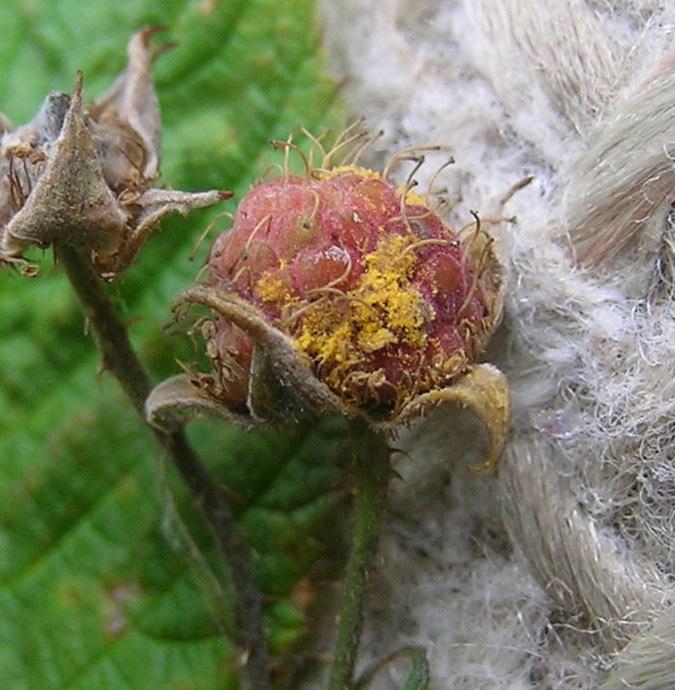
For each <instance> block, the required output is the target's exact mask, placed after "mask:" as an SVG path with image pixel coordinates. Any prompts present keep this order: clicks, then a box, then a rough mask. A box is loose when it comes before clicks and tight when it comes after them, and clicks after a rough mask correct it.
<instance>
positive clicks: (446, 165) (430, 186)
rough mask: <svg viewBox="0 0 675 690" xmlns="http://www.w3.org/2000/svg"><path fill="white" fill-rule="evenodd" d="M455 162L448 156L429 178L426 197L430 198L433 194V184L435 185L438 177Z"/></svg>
mask: <svg viewBox="0 0 675 690" xmlns="http://www.w3.org/2000/svg"><path fill="white" fill-rule="evenodd" d="M454 162H455V159H454V158H453V157H452V156H450V158H448V160H447V161H445V163H443V164H442V165H441V166H440V167H439V168H438V170H436V172H435V173H434V174H433V175H432V176H431V179H430V180H429V184H428V185H427V196H431V195H432V194H433V193H434V192H433V187H434V184H436V180H437V179H438V176H439V175H440V174H441V173H442V172H443V171H444V170H445V169H446V168H449V167H450V166H451V165H453V164H454Z"/></svg>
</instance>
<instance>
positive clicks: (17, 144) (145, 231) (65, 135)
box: [0, 29, 229, 277]
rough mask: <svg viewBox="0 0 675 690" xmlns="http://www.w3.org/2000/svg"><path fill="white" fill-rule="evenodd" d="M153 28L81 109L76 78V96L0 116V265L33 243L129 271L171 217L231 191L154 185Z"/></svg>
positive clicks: (56, 95) (109, 271)
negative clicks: (16, 115)
mask: <svg viewBox="0 0 675 690" xmlns="http://www.w3.org/2000/svg"><path fill="white" fill-rule="evenodd" d="M153 33H155V30H153V29H145V30H143V31H140V32H138V33H137V34H135V35H134V36H133V38H132V39H131V41H130V42H129V47H128V55H129V61H128V66H127V68H126V70H125V72H124V73H123V74H122V75H121V76H120V77H119V78H118V79H117V80H116V82H115V83H114V84H113V86H112V87H111V88H110V90H109V91H108V92H107V93H106V94H104V95H103V96H102V97H101V98H100V99H99V100H98V101H96V102H95V103H93V104H92V105H90V106H89V107H85V106H84V105H83V102H82V76H81V75H79V74H78V76H77V79H76V83H75V89H74V92H73V95H72V96H69V95H68V94H65V93H61V92H52V93H50V94H49V95H48V96H47V97H46V99H45V101H44V103H43V105H42V107H41V109H40V110H39V112H38V113H37V115H36V116H35V117H34V118H33V120H32V121H31V122H29V123H28V124H26V125H23V126H21V127H18V128H16V129H12V128H11V126H10V125H9V123H8V122H7V120H6V119H5V118H2V117H0V266H1V265H2V264H3V263H5V264H8V263H13V264H18V265H20V266H23V268H24V271H25V272H28V273H30V272H33V271H34V267H31V266H29V265H28V264H27V263H26V262H25V260H24V259H23V252H24V251H25V249H26V248H27V247H28V246H30V245H37V246H38V247H41V248H46V247H48V246H50V245H51V244H57V245H58V244H64V245H68V246H71V247H74V248H76V249H77V250H78V251H81V252H85V253H87V252H88V253H89V254H90V255H91V258H92V260H93V261H94V264H95V266H96V269H97V272H98V273H99V274H100V275H101V276H103V277H113V276H114V275H116V274H117V273H119V272H120V271H122V270H124V269H125V268H127V267H128V266H129V264H130V263H131V261H132V260H133V259H134V257H135V256H136V254H137V252H138V250H139V249H140V247H141V246H142V245H143V243H144V242H145V240H146V239H147V238H148V236H149V235H150V234H151V233H152V231H153V230H155V229H156V228H157V226H158V224H159V222H160V220H161V219H162V218H163V217H164V216H165V215H167V214H168V213H173V212H178V213H181V214H186V213H187V212H189V211H190V210H191V209H193V208H199V207H203V206H209V205H211V204H214V203H217V202H218V201H220V200H221V199H223V198H227V197H228V196H229V193H224V192H218V191H210V192H204V193H197V194H191V193H187V192H179V191H173V190H165V189H152V188H151V185H152V184H153V182H154V181H155V180H156V178H157V177H158V175H159V156H160V116H159V106H158V102H157V96H156V94H155V89H154V86H153V82H152V76H151V73H150V68H151V65H152V61H153V58H154V56H155V55H156V54H157V53H158V52H159V51H160V50H161V48H158V49H153V48H152V47H151V46H150V44H149V39H150V37H151V36H152V35H153Z"/></svg>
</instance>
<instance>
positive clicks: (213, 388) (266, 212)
mask: <svg viewBox="0 0 675 690" xmlns="http://www.w3.org/2000/svg"><path fill="white" fill-rule="evenodd" d="M352 135H353V133H352ZM349 138H350V133H349V132H347V134H344V135H343V137H342V138H341V139H339V140H338V142H337V143H336V145H335V147H336V148H342V147H344V145H345V142H346V141H347V140H348V139H349ZM353 138H355V139H357V141H358V138H359V137H358V135H356V136H354V137H353ZM314 142H315V147H320V144H319V143H318V141H317V140H314ZM282 146H283V148H285V149H286V151H287V153H288V151H289V150H290V149H291V148H292V146H293V144H292V143H291V142H290V141H289V142H284V143H283V144H282ZM321 153H322V156H323V160H322V162H321V164H320V165H319V166H318V167H316V168H314V167H313V166H312V165H311V164H310V162H309V161H306V163H307V165H306V172H305V174H304V175H295V174H291V173H290V172H289V170H288V165H286V166H285V169H284V170H283V174H281V176H279V177H277V178H276V179H273V180H270V181H265V182H262V183H260V184H258V185H256V186H255V187H254V188H253V189H252V190H251V191H250V192H249V194H248V195H247V196H246V197H245V198H244V199H243V200H242V202H241V203H240V204H239V207H238V209H237V211H236V214H235V216H234V224H233V227H232V229H231V230H230V231H228V232H224V233H223V234H221V235H220V236H219V237H218V238H217V239H216V241H215V243H214V245H213V248H212V251H211V255H210V258H209V262H208V278H207V280H206V282H205V284H203V285H200V286H197V287H195V288H192V289H191V290H188V291H187V292H186V293H185V295H184V296H183V298H182V300H183V301H184V302H188V303H197V304H201V305H204V306H207V307H209V308H210V309H211V310H212V317H211V318H210V319H208V320H206V321H205V323H203V325H202V332H203V334H204V336H205V338H206V341H207V350H208V354H209V356H210V358H211V360H212V363H213V372H212V373H211V374H209V375H196V376H194V375H193V376H191V377H176V378H174V379H171V380H170V381H169V382H167V383H165V384H164V385H163V386H162V387H161V388H160V389H159V390H157V391H156V392H155V393H154V394H153V396H152V397H151V399H150V401H149V403H148V406H149V410H150V411H151V414H154V413H156V412H157V411H158V410H160V409H161V408H163V407H165V406H178V407H181V406H183V407H192V408H202V409H204V408H209V409H211V410H215V411H220V412H222V413H223V414H225V415H226V416H229V417H230V418H233V419H235V420H237V421H239V422H241V423H244V424H255V423H259V422H283V421H293V420H297V419H301V418H303V417H305V416H308V415H313V414H324V413H329V412H334V411H338V412H341V413H343V414H344V415H346V416H348V417H351V418H354V417H360V418H363V419H365V420H366V421H367V422H368V424H369V425H370V426H371V427H372V428H374V429H375V430H379V431H386V430H389V429H393V428H394V427H396V426H398V425H400V424H403V423H405V422H407V421H409V420H411V419H413V418H415V417H417V416H419V415H421V414H423V413H424V412H425V411H427V410H428V409H429V408H431V407H434V406H437V405H440V404H442V403H444V402H455V403H459V404H461V405H464V406H468V407H470V408H472V409H473V410H474V411H475V412H476V413H477V414H478V415H479V416H480V418H481V419H482V420H483V421H484V423H485V425H486V428H487V430H488V432H489V435H490V440H491V447H490V450H489V452H488V454H487V457H486V459H485V462H484V463H483V464H481V465H480V466H478V467H476V468H475V469H478V470H481V471H489V470H490V469H493V467H494V465H495V463H496V460H497V457H498V456H499V453H500V451H501V448H502V445H503V442H504V439H505V436H506V430H507V427H508V423H509V395H508V389H507V387H506V383H505V380H504V378H503V376H502V375H501V373H500V372H499V371H498V370H497V369H495V368H494V367H492V366H490V365H489V364H477V363H476V361H477V358H478V357H479V355H480V354H481V353H482V351H483V350H484V348H485V345H486V343H487V342H488V340H489V338H490V336H491V335H492V333H493V332H494V330H495V328H496V326H497V325H498V323H499V319H500V316H501V308H502V270H501V267H500V264H499V261H498V259H497V256H496V253H495V248H494V243H493V241H492V238H491V237H490V236H489V235H488V234H487V232H486V231H485V230H484V229H482V228H481V226H480V223H479V222H478V220H476V222H475V223H472V224H470V225H469V226H467V228H465V229H464V230H463V231H462V232H459V233H458V232H455V231H454V230H452V229H451V228H450V227H449V226H448V225H447V224H446V223H444V222H443V221H442V220H441V219H440V218H439V216H438V215H437V214H436V213H435V212H434V210H433V209H432V208H431V206H430V203H429V200H428V199H427V198H425V197H424V196H421V195H419V194H417V193H415V192H414V191H413V182H412V180H411V178H409V180H408V182H407V183H406V184H405V185H403V186H402V187H397V186H396V185H394V184H393V183H392V182H391V181H390V180H389V179H388V174H387V171H385V173H384V174H380V173H378V172H375V171H372V170H367V169H364V168H361V167H358V165H357V164H356V163H355V162H351V164H343V165H340V166H337V167H333V166H332V164H331V162H332V159H333V156H334V151H330V152H328V153H326V152H325V151H323V150H321Z"/></svg>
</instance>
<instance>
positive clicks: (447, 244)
mask: <svg viewBox="0 0 675 690" xmlns="http://www.w3.org/2000/svg"><path fill="white" fill-rule="evenodd" d="M430 245H441V246H445V247H453V246H455V247H456V246H457V242H456V240H443V239H440V238H429V239H428V240H419V241H418V242H415V243H413V244H410V245H408V246H407V247H406V248H405V249H404V250H403V251H402V252H401V253H400V254H399V255H398V259H402V258H403V257H404V256H405V255H406V254H408V253H409V252H414V251H415V250H417V249H419V248H420V247H428V246H430Z"/></svg>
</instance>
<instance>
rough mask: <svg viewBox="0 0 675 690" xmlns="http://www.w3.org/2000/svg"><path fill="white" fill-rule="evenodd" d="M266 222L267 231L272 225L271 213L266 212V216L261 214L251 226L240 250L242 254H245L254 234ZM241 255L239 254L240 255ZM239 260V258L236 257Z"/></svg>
mask: <svg viewBox="0 0 675 690" xmlns="http://www.w3.org/2000/svg"><path fill="white" fill-rule="evenodd" d="M265 223H267V232H268V233H269V231H270V227H271V225H272V214H271V213H268V214H267V215H266V216H263V217H262V218H261V219H260V220H259V221H258V223H257V225H256V226H255V227H254V228H253V232H252V233H251V234H250V235H249V236H248V239H247V240H246V244H245V245H244V248H243V250H242V254H246V253H247V252H248V250H249V249H250V248H251V244H252V243H253V240H254V238H255V236H256V235H257V234H258V232H260V228H262V226H263V225H265ZM240 257H241V255H240ZM237 261H239V259H237Z"/></svg>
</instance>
